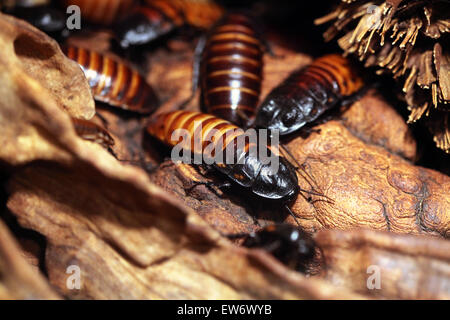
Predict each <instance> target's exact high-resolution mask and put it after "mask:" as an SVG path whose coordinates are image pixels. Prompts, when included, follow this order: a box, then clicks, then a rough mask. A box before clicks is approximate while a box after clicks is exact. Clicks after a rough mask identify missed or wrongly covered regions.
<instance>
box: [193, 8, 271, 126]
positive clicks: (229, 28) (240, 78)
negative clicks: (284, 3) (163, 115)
mask: <svg viewBox="0 0 450 320" xmlns="http://www.w3.org/2000/svg"><path fill="white" fill-rule="evenodd" d="M200 45H201V44H200ZM197 51H201V52H202V53H201V60H200V62H196V64H195V66H194V77H197V76H199V77H200V79H199V82H200V86H201V92H202V101H203V106H204V107H205V109H206V111H207V112H208V113H211V114H213V115H215V116H217V117H219V118H222V119H225V120H228V121H230V122H232V123H234V124H236V125H238V126H243V127H245V126H247V125H248V119H251V118H253V117H254V115H255V113H256V108H257V105H258V102H259V96H260V93H261V81H262V70H263V43H262V42H261V41H260V34H259V32H258V30H257V27H256V25H255V22H254V21H253V19H252V18H251V17H250V16H249V15H247V14H244V13H241V12H233V13H229V14H227V15H226V16H225V17H224V18H223V19H221V21H220V22H219V23H218V24H217V25H216V26H215V27H214V28H213V30H212V31H211V32H210V34H209V35H208V37H207V38H206V39H205V41H204V48H201V47H198V48H197ZM197 56H199V54H197ZM197 59H198V57H197ZM198 69H199V70H198ZM196 73H200V74H199V75H197V74H196ZM195 81H196V80H195V79H194V82H195ZM195 89H196V85H195V84H194V90H195Z"/></svg>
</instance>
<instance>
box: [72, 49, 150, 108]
mask: <svg viewBox="0 0 450 320" xmlns="http://www.w3.org/2000/svg"><path fill="white" fill-rule="evenodd" d="M63 50H64V53H65V54H66V55H67V56H68V57H69V58H70V59H72V60H74V61H76V62H77V63H78V64H79V65H80V66H81V68H82V70H83V72H84V74H85V76H86V78H87V80H88V82H89V85H90V87H91V89H92V93H93V96H94V98H95V99H96V100H98V101H101V102H105V103H108V104H110V105H112V106H116V107H119V108H121V109H125V110H129V111H133V112H136V113H141V114H149V113H152V112H153V111H154V110H155V109H156V108H157V107H158V106H159V99H158V97H157V96H156V94H155V92H154V90H153V89H152V87H150V85H149V84H148V83H147V82H146V81H145V79H144V78H143V77H142V76H141V75H140V74H139V73H138V72H137V71H136V70H134V69H132V68H130V67H128V66H127V65H125V64H124V63H122V62H120V61H119V60H116V59H114V58H112V57H109V56H107V55H102V54H100V53H97V52H95V51H91V50H87V49H83V48H78V47H65V48H63Z"/></svg>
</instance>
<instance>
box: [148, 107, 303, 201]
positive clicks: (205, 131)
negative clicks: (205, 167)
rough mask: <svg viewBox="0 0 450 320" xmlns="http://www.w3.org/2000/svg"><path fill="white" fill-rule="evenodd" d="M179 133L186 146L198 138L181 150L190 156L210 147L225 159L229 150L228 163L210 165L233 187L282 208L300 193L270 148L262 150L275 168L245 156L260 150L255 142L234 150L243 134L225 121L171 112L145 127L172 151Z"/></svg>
mask: <svg viewBox="0 0 450 320" xmlns="http://www.w3.org/2000/svg"><path fill="white" fill-rule="evenodd" d="M200 126H201V128H202V130H201V131H200V129H199V128H200ZM180 129H184V130H186V132H188V133H189V139H188V141H189V142H190V141H191V140H190V139H194V138H201V141H200V143H198V144H197V145H196V144H194V145H192V144H191V143H189V144H188V145H185V146H184V149H185V150H188V151H189V152H190V153H191V154H204V151H205V150H206V148H211V147H214V149H215V150H219V151H218V152H223V153H224V158H223V159H226V158H225V157H226V154H225V152H226V148H227V147H229V148H232V150H233V151H234V152H233V154H234V156H235V157H234V159H233V161H232V162H231V161H230V162H231V163H228V162H224V163H217V162H214V163H213V164H212V166H213V167H214V168H215V169H216V170H217V171H219V172H221V173H222V174H224V175H225V176H226V177H228V178H229V179H230V180H231V181H233V182H235V183H236V184H237V185H239V186H241V187H244V188H245V189H246V190H248V191H250V192H251V193H253V194H255V195H257V196H259V197H261V198H264V199H269V200H279V201H280V202H281V203H282V204H283V205H286V204H288V203H289V202H290V201H291V200H294V199H295V198H296V197H297V195H298V193H299V191H300V190H299V186H298V178H297V174H296V171H295V168H294V167H293V166H292V165H291V164H290V163H289V162H288V161H287V160H286V159H285V158H284V157H281V156H279V155H277V154H276V153H275V154H272V150H271V148H270V146H267V147H266V146H264V148H268V149H269V150H267V152H266V154H267V155H269V156H273V157H276V159H277V160H278V163H279V165H278V166H272V165H271V163H264V162H263V161H262V159H260V157H259V155H260V153H259V152H257V153H252V152H249V150H252V148H258V147H260V145H259V144H258V142H256V144H255V142H249V141H245V142H246V143H245V145H244V149H243V150H240V149H237V144H238V143H237V140H238V138H240V137H242V136H243V134H244V131H243V130H242V129H240V128H238V127H237V126H235V125H233V124H231V123H230V122H228V121H225V120H223V119H219V118H217V117H214V116H213V115H209V114H204V113H200V112H189V111H175V112H169V113H163V114H159V115H157V116H156V117H155V118H154V119H153V121H152V122H151V123H150V124H149V126H148V127H147V131H148V132H149V134H150V135H152V136H154V137H155V138H157V139H158V140H160V141H161V142H163V143H165V144H167V145H169V146H172V147H175V146H177V145H179V143H180V138H179V137H176V136H173V133H174V132H176V130H180ZM192 141H193V140H192ZM253 150H255V149H253Z"/></svg>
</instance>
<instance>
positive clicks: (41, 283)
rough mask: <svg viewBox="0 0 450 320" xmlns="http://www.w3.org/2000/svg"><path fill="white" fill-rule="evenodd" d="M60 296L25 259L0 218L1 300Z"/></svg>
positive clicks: (56, 297) (55, 297) (54, 297)
mask: <svg viewBox="0 0 450 320" xmlns="http://www.w3.org/2000/svg"><path fill="white" fill-rule="evenodd" d="M58 298H59V297H58V295H57V294H56V293H55V292H54V291H53V289H51V288H50V286H49V285H48V283H47V281H46V279H44V277H43V275H41V274H39V273H38V272H36V271H35V270H33V269H32V268H31V266H29V265H28V263H27V262H26V261H25V259H24V258H23V256H22V255H21V251H20V247H19V245H18V244H17V243H16V241H15V240H14V239H13V237H12V235H11V233H10V232H9V230H8V228H7V227H6V225H5V224H4V223H3V221H1V220H0V300H6V299H58Z"/></svg>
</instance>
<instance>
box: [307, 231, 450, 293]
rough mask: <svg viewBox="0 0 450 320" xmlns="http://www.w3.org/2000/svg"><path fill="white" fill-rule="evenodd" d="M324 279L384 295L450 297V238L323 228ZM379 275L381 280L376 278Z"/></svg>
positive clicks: (360, 291)
mask: <svg viewBox="0 0 450 320" xmlns="http://www.w3.org/2000/svg"><path fill="white" fill-rule="evenodd" d="M316 241H317V242H318V243H319V245H320V246H321V248H322V250H323V253H324V256H325V257H326V258H325V260H326V265H327V271H328V272H327V274H326V276H325V278H326V279H328V280H329V281H331V282H332V283H334V284H336V285H338V286H342V287H343V288H347V289H352V290H354V291H356V292H359V293H361V294H366V295H370V296H374V297H379V298H386V299H445V300H448V299H449V298H450V243H449V242H448V241H446V240H441V239H436V238H433V237H428V236H411V235H394V234H392V233H386V232H375V231H370V230H358V231H346V232H345V231H337V230H327V231H321V232H319V233H318V234H317V236H316ZM377 277H379V278H378V280H377Z"/></svg>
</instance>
